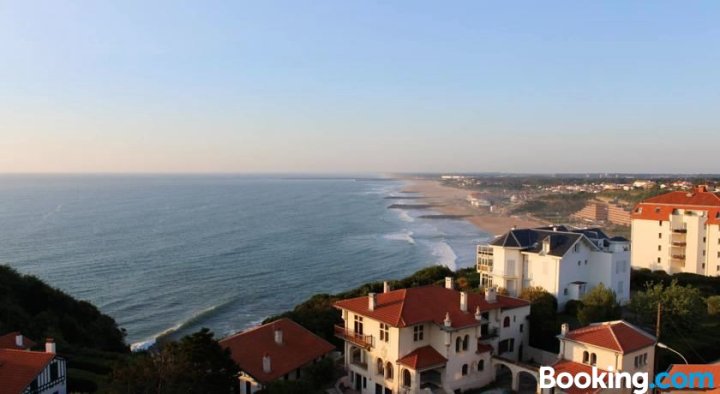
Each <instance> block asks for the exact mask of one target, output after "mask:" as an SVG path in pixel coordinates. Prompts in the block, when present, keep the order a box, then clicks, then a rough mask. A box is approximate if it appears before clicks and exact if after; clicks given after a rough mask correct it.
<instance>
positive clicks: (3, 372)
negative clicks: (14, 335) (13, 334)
mask: <svg viewBox="0 0 720 394" xmlns="http://www.w3.org/2000/svg"><path fill="white" fill-rule="evenodd" d="M53 358H55V355H54V354H52V353H45V352H31V351H27V350H16V349H0V382H2V392H3V393H22V392H23V390H25V388H26V387H27V386H29V385H30V383H32V381H33V380H34V379H35V378H36V377H37V376H38V375H39V374H40V373H41V372H42V371H43V370H44V369H45V367H46V366H47V365H48V364H49V363H50V361H52V359H53Z"/></svg>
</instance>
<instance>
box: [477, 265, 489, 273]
mask: <svg viewBox="0 0 720 394" xmlns="http://www.w3.org/2000/svg"><path fill="white" fill-rule="evenodd" d="M477 268H478V271H483V272H492V270H493V266H492V264H478V266H477Z"/></svg>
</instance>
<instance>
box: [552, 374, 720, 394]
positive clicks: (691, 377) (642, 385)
mask: <svg viewBox="0 0 720 394" xmlns="http://www.w3.org/2000/svg"><path fill="white" fill-rule="evenodd" d="M612 371H613V367H609V368H608V370H607V371H603V370H599V369H597V368H596V367H592V372H591V373H587V372H578V373H575V374H571V373H569V372H560V373H558V374H557V375H556V374H555V368H553V367H540V371H539V372H540V381H539V382H538V384H539V385H540V388H541V389H551V388H555V387H558V388H560V389H568V388H570V387H576V388H579V389H632V390H633V393H635V394H643V393H646V392H648V391H650V390H653V389H656V388H657V389H660V390H682V389H698V390H702V389H711V388H715V377H714V375H713V374H712V373H711V372H699V371H697V372H687V373H686V372H679V371H678V372H672V373H669V372H661V373H658V374H657V375H656V376H655V380H654V381H653V382H650V378H649V376H648V373H647V372H635V373H630V372H622V371H621V372H612Z"/></svg>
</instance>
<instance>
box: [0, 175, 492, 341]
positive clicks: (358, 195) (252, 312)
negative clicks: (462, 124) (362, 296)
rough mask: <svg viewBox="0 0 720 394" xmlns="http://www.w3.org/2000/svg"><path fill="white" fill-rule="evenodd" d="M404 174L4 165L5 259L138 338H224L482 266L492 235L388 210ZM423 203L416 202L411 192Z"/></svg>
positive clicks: (1, 247)
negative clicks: (431, 275)
mask: <svg viewBox="0 0 720 394" xmlns="http://www.w3.org/2000/svg"><path fill="white" fill-rule="evenodd" d="M403 187H404V185H403V183H402V182H400V181H381V180H377V181H375V180H370V181H361V180H357V181H356V180H352V179H348V180H342V179H328V180H321V179H282V178H261V177H241V176H109V177H107V176H106V177H100V176H2V177H0V263H6V264H9V265H11V266H13V267H15V268H16V269H18V270H19V271H20V272H23V273H29V274H33V275H37V276H38V277H40V278H42V279H44V280H46V281H47V282H48V283H50V284H51V285H53V286H55V287H58V288H60V289H62V290H64V291H66V292H68V293H70V294H71V295H73V296H75V297H77V298H80V299H85V300H88V301H90V302H92V303H94V304H95V305H97V306H98V307H99V308H100V309H101V310H102V311H103V312H105V313H107V314H109V315H111V316H113V317H114V318H115V319H116V320H117V321H118V323H119V324H120V326H121V327H123V328H125V329H126V330H127V333H128V337H127V340H128V343H131V344H132V343H136V344H143V343H150V342H152V340H153V339H154V338H156V337H157V336H158V335H160V334H162V333H173V334H174V335H180V334H185V333H189V332H192V331H194V330H197V329H199V328H200V327H209V328H211V329H212V330H214V331H215V332H216V333H217V335H218V336H224V335H227V334H230V333H232V332H235V331H238V330H241V329H243V328H246V327H248V326H249V325H252V324H256V323H258V322H259V321H261V320H262V319H263V318H265V317H267V316H268V315H272V314H275V313H278V312H282V311H285V310H288V309H291V308H292V307H293V306H294V305H296V304H297V303H299V302H301V301H303V300H304V299H306V298H307V297H308V296H310V295H312V294H315V293H318V292H330V293H332V292H338V291H342V290H347V289H349V288H352V287H354V286H356V285H358V284H361V283H364V282H367V281H371V280H380V279H396V278H401V277H403V276H406V275H408V274H410V273H412V272H414V271H415V270H417V269H419V268H421V267H425V266H428V265H432V264H445V265H447V266H449V267H451V268H457V267H462V266H471V265H472V264H473V256H474V249H475V245H476V244H477V243H478V242H480V241H481V240H484V239H486V238H487V234H484V233H481V232H479V231H478V230H477V229H476V228H475V227H474V226H472V225H470V224H468V223H466V222H463V221H455V220H428V219H420V218H418V216H419V215H422V214H427V213H428V212H427V211H417V210H410V211H404V210H396V209H387V207H388V206H389V205H390V204H393V203H399V202H400V201H398V200H389V199H386V198H385V197H387V196H391V195H394V196H398V195H402V194H401V191H402V189H403ZM406 202H407V203H411V202H412V201H406Z"/></svg>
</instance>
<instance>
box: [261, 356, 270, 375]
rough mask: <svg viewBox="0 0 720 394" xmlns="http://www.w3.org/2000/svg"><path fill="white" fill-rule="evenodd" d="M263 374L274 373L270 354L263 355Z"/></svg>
mask: <svg viewBox="0 0 720 394" xmlns="http://www.w3.org/2000/svg"><path fill="white" fill-rule="evenodd" d="M262 363H263V372H265V373H270V372H271V371H272V368H271V366H270V354H268V353H265V354H264V355H263V362H262Z"/></svg>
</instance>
